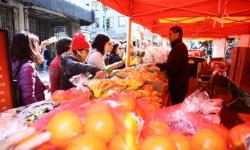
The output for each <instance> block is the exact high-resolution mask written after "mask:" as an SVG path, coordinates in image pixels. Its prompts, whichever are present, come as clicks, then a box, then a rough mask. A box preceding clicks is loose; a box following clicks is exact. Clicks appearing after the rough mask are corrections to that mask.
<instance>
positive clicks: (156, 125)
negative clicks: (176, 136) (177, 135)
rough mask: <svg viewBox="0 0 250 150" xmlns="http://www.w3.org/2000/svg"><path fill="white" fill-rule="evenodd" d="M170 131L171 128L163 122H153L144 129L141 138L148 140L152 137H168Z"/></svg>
mask: <svg viewBox="0 0 250 150" xmlns="http://www.w3.org/2000/svg"><path fill="white" fill-rule="evenodd" d="M170 129H171V128H170V127H169V126H168V125H167V124H166V123H164V122H162V121H157V120H152V121H150V122H148V123H146V124H145V126H144V127H143V130H142V132H141V137H142V138H147V137H150V136H152V135H163V136H167V135H168V134H169V132H170Z"/></svg>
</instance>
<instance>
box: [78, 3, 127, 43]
mask: <svg viewBox="0 0 250 150" xmlns="http://www.w3.org/2000/svg"><path fill="white" fill-rule="evenodd" d="M81 1H82V2H83V3H85V5H87V6H90V7H91V8H92V9H93V10H94V11H95V23H94V24H92V25H90V26H88V27H83V30H87V31H89V32H90V33H91V34H90V37H91V39H92V40H93V39H94V38H95V36H96V35H97V34H98V33H106V34H108V35H109V36H110V37H111V38H112V39H114V40H125V39H126V37H127V20H128V17H126V16H124V15H122V14H120V13H118V12H116V11H114V10H113V9H111V8H109V7H106V6H105V5H103V4H102V3H100V2H99V1H97V0H81Z"/></svg>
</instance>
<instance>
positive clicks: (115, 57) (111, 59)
mask: <svg viewBox="0 0 250 150" xmlns="http://www.w3.org/2000/svg"><path fill="white" fill-rule="evenodd" d="M120 55H121V48H120V44H118V43H116V44H114V45H113V48H112V51H111V53H110V54H109V56H108V57H106V59H105V64H106V65H111V64H114V63H116V62H120V61H122V58H121V56H120ZM122 68H125V64H123V65H122V66H121V67H119V68H117V69H122Z"/></svg>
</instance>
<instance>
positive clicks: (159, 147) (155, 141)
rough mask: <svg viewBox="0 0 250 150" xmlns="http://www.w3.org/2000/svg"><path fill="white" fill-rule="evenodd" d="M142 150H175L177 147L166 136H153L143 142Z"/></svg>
mask: <svg viewBox="0 0 250 150" xmlns="http://www.w3.org/2000/svg"><path fill="white" fill-rule="evenodd" d="M142 150H177V147H176V145H175V144H174V143H173V142H172V141H171V140H170V139H169V138H167V137H166V136H162V135H153V136H151V137H149V138H147V139H146V140H145V141H144V142H143V144H142Z"/></svg>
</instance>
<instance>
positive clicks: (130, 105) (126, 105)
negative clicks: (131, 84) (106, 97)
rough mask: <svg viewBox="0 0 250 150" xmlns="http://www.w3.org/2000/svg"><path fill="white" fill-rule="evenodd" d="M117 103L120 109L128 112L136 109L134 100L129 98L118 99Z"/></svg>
mask: <svg viewBox="0 0 250 150" xmlns="http://www.w3.org/2000/svg"><path fill="white" fill-rule="evenodd" d="M117 102H118V104H119V105H120V107H121V108H123V109H125V110H128V111H134V110H135V108H136V104H135V99H134V98H132V97H130V96H123V97H120V98H119V100H118V101H117Z"/></svg>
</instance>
